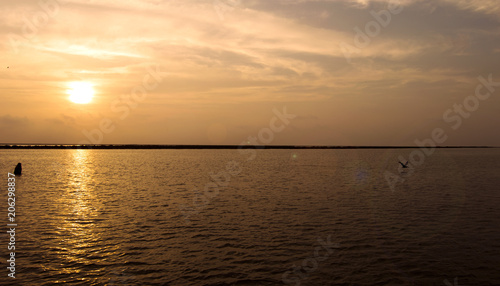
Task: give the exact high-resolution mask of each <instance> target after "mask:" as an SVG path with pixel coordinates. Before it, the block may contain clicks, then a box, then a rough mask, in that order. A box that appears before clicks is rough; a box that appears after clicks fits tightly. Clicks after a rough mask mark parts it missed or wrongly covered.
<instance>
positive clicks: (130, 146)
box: [0, 143, 500, 149]
mask: <svg viewBox="0 0 500 286" xmlns="http://www.w3.org/2000/svg"><path fill="white" fill-rule="evenodd" d="M416 148H455V149H457V148H463V149H465V148H500V146H480V145H456V146H453V145H452V146H418V145H414V146H407V145H206V144H202V145H193V144H8V143H0V149H416Z"/></svg>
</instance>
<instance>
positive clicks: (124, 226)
mask: <svg viewBox="0 0 500 286" xmlns="http://www.w3.org/2000/svg"><path fill="white" fill-rule="evenodd" d="M411 151H412V150H410V149H402V150H390V149H388V150H261V151H257V152H256V153H255V154H254V155H255V158H253V157H251V156H252V154H250V153H249V152H250V151H248V150H247V152H248V153H246V154H240V153H238V151H237V150H0V158H1V162H0V171H1V174H0V175H1V176H3V178H2V182H4V183H2V188H1V190H2V192H1V193H2V196H3V199H1V200H0V201H1V202H2V203H1V204H2V205H1V206H0V209H1V212H0V217H1V218H2V220H3V221H0V223H2V225H3V228H2V229H3V231H2V233H1V236H0V245H2V246H1V247H0V249H2V251H1V252H0V255H1V262H2V264H1V266H2V269H3V270H1V271H0V284H1V285H57V284H69V285H500V271H499V269H500V208H499V205H500V175H499V174H500V150H499V149H452V150H448V149H438V150H435V153H434V154H432V155H431V156H429V157H426V158H425V161H424V162H423V164H421V165H420V166H414V168H412V169H410V170H405V171H403V172H402V173H401V174H400V173H399V171H398V164H397V161H398V156H399V155H402V156H404V157H405V158H407V157H408V155H409V153H410V152H411ZM17 162H22V163H23V169H24V172H23V176H21V177H18V178H16V223H17V224H18V227H17V228H16V277H17V278H16V279H12V278H8V277H7V274H8V273H9V272H8V270H7V268H6V260H7V259H8V258H9V257H8V255H9V251H8V250H7V244H8V239H9V238H8V236H7V233H6V230H7V227H6V224H7V223H8V221H7V207H8V206H7V195H6V194H7V187H6V185H7V173H8V172H9V171H10V172H12V170H13V168H14V166H15V165H16V164H17ZM386 171H390V172H391V173H393V174H398V176H397V178H399V179H397V180H398V181H397V183H396V184H395V187H394V188H390V187H389V184H388V182H387V181H386V178H385V175H387V173H385V172H386ZM394 176H396V175H394ZM394 178H396V177H394ZM394 178H393V180H394V182H396V181H395V179H394ZM196 189H198V190H199V191H193V190H196ZM204 191H205V192H204Z"/></svg>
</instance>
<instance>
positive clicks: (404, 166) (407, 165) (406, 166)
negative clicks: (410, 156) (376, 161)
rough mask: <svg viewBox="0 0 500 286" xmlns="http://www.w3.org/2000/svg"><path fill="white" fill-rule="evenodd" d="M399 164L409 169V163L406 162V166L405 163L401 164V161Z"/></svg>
mask: <svg viewBox="0 0 500 286" xmlns="http://www.w3.org/2000/svg"><path fill="white" fill-rule="evenodd" d="M399 164H401V166H402V167H403V168H408V161H406V164H403V163H401V161H399Z"/></svg>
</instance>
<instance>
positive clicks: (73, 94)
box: [66, 81, 95, 104]
mask: <svg viewBox="0 0 500 286" xmlns="http://www.w3.org/2000/svg"><path fill="white" fill-rule="evenodd" d="M68 87H69V89H68V90H67V91H66V92H67V93H68V95H69V100H70V101H71V102H74V103H78V104H87V103H89V102H91V101H92V98H93V97H94V93H95V92H94V86H93V85H92V84H91V83H90V82H86V81H74V82H70V83H68Z"/></svg>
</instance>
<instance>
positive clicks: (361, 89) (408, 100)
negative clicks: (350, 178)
mask: <svg viewBox="0 0 500 286" xmlns="http://www.w3.org/2000/svg"><path fill="white" fill-rule="evenodd" d="M0 1H1V5H2V9H1V10H0V37H1V38H2V41H1V42H0V59H1V61H2V63H3V66H0V101H1V104H0V143H24V144H35V143H45V144H85V143H87V144H88V143H94V144H242V143H245V142H246V144H250V143H249V142H251V144H270V145H282V144H284V145H410V146H412V145H415V144H416V142H417V141H416V140H419V141H422V140H425V139H429V140H431V141H426V142H434V143H436V144H437V145H493V146H500V132H498V126H499V125H500V115H499V112H498V111H499V110H500V60H499V59H500V6H499V5H498V0H432V1H428V0H400V1H398V0H391V1H389V0H353V1H348V0H345V1H343V0H215V1H213V0H170V1H167V0H164V1H161V0H124V1H111V0H100V1H97V0H65V1H62V0H41V1H27V0H17V1H7V0H0ZM74 82H83V83H85V84H87V85H91V86H92V88H93V90H94V92H95V93H94V96H93V99H92V101H90V102H89V103H87V104H78V103H74V102H72V101H70V100H69V97H70V94H69V93H68V89H70V87H71V83H74ZM436 130H437V131H436ZM436 132H438V134H440V136H434V138H433V134H434V135H435V134H436ZM252 138H253V139H252ZM438 138H439V140H438ZM428 144H431V143H428Z"/></svg>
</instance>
